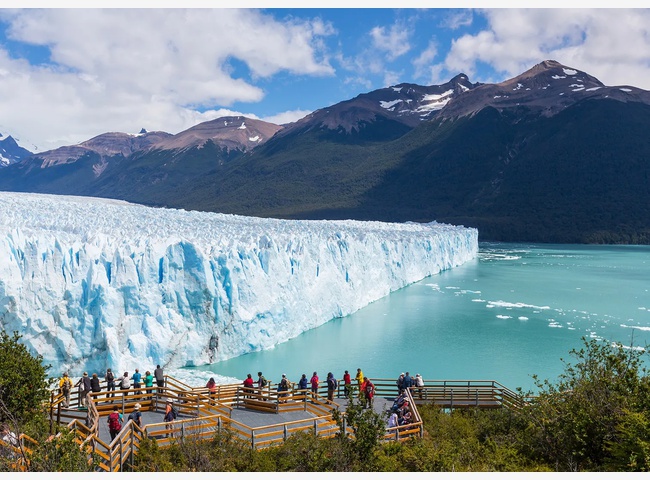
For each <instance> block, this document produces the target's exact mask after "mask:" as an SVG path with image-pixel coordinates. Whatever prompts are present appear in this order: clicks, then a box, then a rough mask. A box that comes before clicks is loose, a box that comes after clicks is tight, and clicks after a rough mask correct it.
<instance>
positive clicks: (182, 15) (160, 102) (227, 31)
mask: <svg viewBox="0 0 650 480" xmlns="http://www.w3.org/2000/svg"><path fill="white" fill-rule="evenodd" d="M13 3H15V4H13ZM13 3H12V2H0V7H1V8H0V99H1V101H2V105H3V108H2V109H0V133H2V134H4V135H8V134H11V135H13V136H14V137H16V138H18V139H19V142H20V143H21V145H23V146H24V147H26V148H28V149H30V150H32V151H44V150H48V149H51V148H56V147H58V146H61V145H70V144H75V143H78V142H81V141H83V140H87V139H89V138H92V137H93V136H95V135H98V134H100V133H104V132H108V131H121V132H128V133H136V132H138V131H139V130H140V128H146V129H147V130H150V131H151V130H164V131H167V132H169V133H178V132H180V131H182V130H185V129H187V128H189V127H191V126H192V125H195V124H197V123H200V122H202V121H207V120H211V119H213V118H218V117H221V116H224V115H232V114H242V115H246V116H250V117H253V118H259V119H262V120H267V121H271V122H274V123H285V122H289V121H294V120H297V119H298V118H301V117H303V116H305V115H306V114H308V113H309V112H311V111H313V110H316V109H319V108H324V107H327V106H329V105H332V104H334V103H337V102H340V101H343V100H347V99H349V98H352V97H354V96H356V95H358V94H360V93H364V92H368V91H371V90H374V89H377V88H382V87H385V86H389V85H395V84H398V83H402V82H410V83H418V84H423V85H431V84H439V83H444V82H446V81H448V80H449V79H450V78H452V77H453V76H455V75H456V74H458V73H465V74H466V75H468V77H469V79H470V80H471V81H472V82H500V81H503V80H506V79H508V78H511V77H513V76H515V75H518V74H519V73H522V72H523V71H525V70H527V69H528V68H530V67H532V66H534V65H535V64H537V63H539V62H541V61H543V60H546V59H553V60H557V61H559V62H561V63H564V64H565V65H567V66H570V67H572V68H575V69H578V70H582V71H585V72H587V73H589V74H591V75H594V76H595V77H597V78H598V79H599V80H601V81H602V82H603V83H605V84H606V85H634V86H637V87H640V88H644V89H650V9H642V8H629V7H630V5H628V3H630V4H632V2H627V3H626V2H625V1H621V2H618V3H617V7H620V8H617V9H609V8H597V9H585V8H555V7H557V6H556V5H553V3H552V2H551V3H548V2H546V3H545V4H544V5H541V4H540V6H544V7H548V8H528V9H520V10H517V9H513V8H510V5H508V4H507V3H497V2H464V3H463V2H460V3H459V2H456V3H455V4H457V5H459V6H460V7H463V8H453V9H452V8H442V7H445V6H446V5H445V3H444V2H401V3H400V4H399V5H400V6H402V7H403V8H394V6H395V5H396V4H397V3H396V2H390V3H389V2H373V3H372V7H369V6H367V5H369V4H364V3H359V2H357V3H354V2H351V3H346V4H345V5H346V6H349V8H339V7H338V6H336V3H332V2H328V3H325V4H323V5H319V4H318V3H312V2H309V3H308V5H310V8H295V7H296V6H301V5H305V2H284V3H278V2H253V3H250V2H245V1H243V2H237V4H238V5H241V6H242V7H244V8H241V9H221V8H215V9H204V8H199V7H200V6H202V5H205V4H206V2H194V3H193V2H192V1H186V2H183V3H182V5H183V7H187V8H180V5H181V4H180V2H156V5H157V8H140V7H143V6H147V5H148V4H150V3H151V2H137V1H135V2H110V3H104V2H101V1H98V2H93V5H96V6H97V7H111V8H91V9H80V8H76V7H77V6H78V5H77V4H76V3H68V4H66V3H65V2H63V3H55V4H54V5H55V6H54V7H52V5H53V4H52V3H51V2H29V1H27V2H25V1H23V2H13ZM558 3H559V2H558ZM427 4H435V5H436V6H439V8H433V9H427V8H424V6H426V5H427ZM267 5H269V6H271V7H272V8H266V7H267ZM529 5H530V4H529ZM563 5H564V6H568V7H571V6H572V5H571V2H563ZM17 6H27V7H30V8H28V9H23V10H21V9H15V8H14V7H17ZM43 6H45V7H46V8H44V9H42V8H40V7H43ZM325 6H328V7H330V6H331V7H332V8H325ZM533 6H535V5H534V3H533ZM133 7H135V8H133ZM551 7H552V8H551Z"/></svg>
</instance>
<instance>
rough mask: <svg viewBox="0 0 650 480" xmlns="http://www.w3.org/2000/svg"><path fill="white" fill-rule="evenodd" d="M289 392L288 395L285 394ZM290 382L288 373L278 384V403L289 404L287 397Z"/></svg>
mask: <svg viewBox="0 0 650 480" xmlns="http://www.w3.org/2000/svg"><path fill="white" fill-rule="evenodd" d="M285 392H287V393H285ZM288 392H289V380H288V379H287V375H286V373H283V374H282V379H281V380H280V383H278V402H285V403H286V402H287V401H288V400H287V397H288V395H289V393H288Z"/></svg>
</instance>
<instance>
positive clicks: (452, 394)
mask: <svg viewBox="0 0 650 480" xmlns="http://www.w3.org/2000/svg"><path fill="white" fill-rule="evenodd" d="M453 408H454V389H453V388H452V389H451V394H450V401H449V410H453Z"/></svg>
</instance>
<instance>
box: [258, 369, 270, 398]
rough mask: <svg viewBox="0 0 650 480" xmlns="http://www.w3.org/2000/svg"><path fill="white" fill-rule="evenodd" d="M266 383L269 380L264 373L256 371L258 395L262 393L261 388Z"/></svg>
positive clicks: (262, 388)
mask: <svg viewBox="0 0 650 480" xmlns="http://www.w3.org/2000/svg"><path fill="white" fill-rule="evenodd" d="M268 383H269V382H268V381H267V380H266V378H264V375H262V372H257V388H258V389H259V391H260V395H262V390H264V387H266V386H267V385H268ZM264 400H266V399H264Z"/></svg>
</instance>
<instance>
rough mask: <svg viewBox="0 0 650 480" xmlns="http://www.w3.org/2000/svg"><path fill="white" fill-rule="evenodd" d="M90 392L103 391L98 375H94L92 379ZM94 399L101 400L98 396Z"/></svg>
mask: <svg viewBox="0 0 650 480" xmlns="http://www.w3.org/2000/svg"><path fill="white" fill-rule="evenodd" d="M90 390H91V391H92V392H93V393H99V392H101V391H102V386H101V385H100V383H99V377H98V376H97V374H96V373H93V376H92V378H91V379H90ZM93 398H95V399H97V400H99V398H98V397H97V396H94V397H93Z"/></svg>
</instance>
